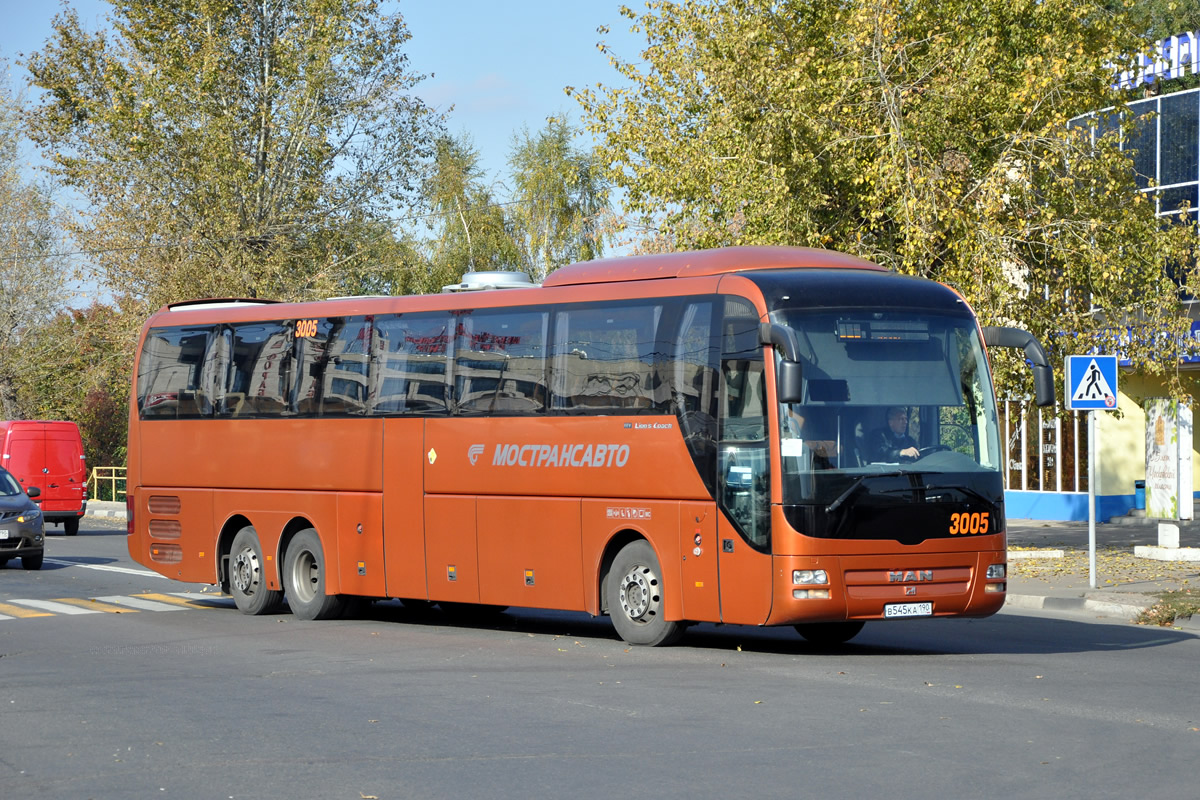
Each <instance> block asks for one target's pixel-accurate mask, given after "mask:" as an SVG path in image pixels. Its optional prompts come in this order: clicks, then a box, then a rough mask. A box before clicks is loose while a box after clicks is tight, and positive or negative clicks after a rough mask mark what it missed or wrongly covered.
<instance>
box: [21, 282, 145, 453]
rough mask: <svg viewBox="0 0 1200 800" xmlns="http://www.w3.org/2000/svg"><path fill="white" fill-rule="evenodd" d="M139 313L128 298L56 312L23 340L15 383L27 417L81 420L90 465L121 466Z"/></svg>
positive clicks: (81, 429) (81, 431) (80, 427)
mask: <svg viewBox="0 0 1200 800" xmlns="http://www.w3.org/2000/svg"><path fill="white" fill-rule="evenodd" d="M140 324H141V315H140V314H139V313H138V309H137V307H136V306H134V305H133V304H132V303H130V302H129V301H128V300H127V299H123V298H118V299H117V300H116V301H114V303H113V304H111V305H110V304H106V303H99V302H96V303H92V304H91V305H89V306H88V307H86V308H82V309H75V308H72V309H65V310H62V311H59V312H58V313H57V314H55V315H54V317H53V318H51V319H50V320H48V321H47V322H46V323H45V324H44V325H41V326H40V327H38V328H36V329H33V330H31V331H30V334H29V336H28V338H27V344H28V347H29V349H30V351H31V353H33V354H36V361H34V362H32V363H30V364H29V366H28V368H27V369H25V370H24V371H23V372H22V374H21V379H20V381H19V382H18V396H19V398H20V403H21V406H22V408H24V409H26V410H27V411H28V414H27V416H28V417H31V418H36V419H69V420H74V421H75V422H76V423H78V424H79V429H80V433H81V434H82V435H83V445H84V454H85V455H86V456H87V460H88V463H89V464H90V465H92V466H97V465H99V466H112V465H121V464H124V463H125V436H126V428H127V425H128V417H127V413H128V397H129V388H130V387H129V381H130V374H131V372H132V368H133V349H134V344H135V343H136V341H137V334H138V328H139V326H140Z"/></svg>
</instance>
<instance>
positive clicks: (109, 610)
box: [55, 597, 137, 614]
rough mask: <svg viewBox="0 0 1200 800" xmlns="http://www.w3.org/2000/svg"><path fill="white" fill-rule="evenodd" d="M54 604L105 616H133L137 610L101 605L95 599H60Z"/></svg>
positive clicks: (106, 604) (107, 604)
mask: <svg viewBox="0 0 1200 800" xmlns="http://www.w3.org/2000/svg"><path fill="white" fill-rule="evenodd" d="M55 602H56V603H66V604H67V605H72V606H79V607H80V608H88V609H91V610H93V611H103V612H104V613H106V614H133V613H136V611H137V609H129V608H122V607H121V606H116V605H110V604H109V603H102V602H100V601H99V600H97V599H95V598H88V599H84V598H82V597H60V598H58V599H57V600H56V601H55Z"/></svg>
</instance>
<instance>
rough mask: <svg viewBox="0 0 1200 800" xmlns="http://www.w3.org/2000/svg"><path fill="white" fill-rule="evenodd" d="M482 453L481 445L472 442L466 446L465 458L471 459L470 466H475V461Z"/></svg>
mask: <svg viewBox="0 0 1200 800" xmlns="http://www.w3.org/2000/svg"><path fill="white" fill-rule="evenodd" d="M481 455H483V445H481V444H473V445H471V446H470V447H468V448H467V458H469V459H470V460H471V466H475V462H476V461H478V460H479V457H480V456H481Z"/></svg>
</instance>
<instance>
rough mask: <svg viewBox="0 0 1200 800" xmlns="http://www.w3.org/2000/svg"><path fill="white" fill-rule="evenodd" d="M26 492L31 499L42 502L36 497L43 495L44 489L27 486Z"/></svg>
mask: <svg viewBox="0 0 1200 800" xmlns="http://www.w3.org/2000/svg"><path fill="white" fill-rule="evenodd" d="M25 494H27V495H29V499H30V500H33V502H35V503H40V502H42V501H41V500H37V499H35V498H37V497H41V495H42V490H41V489H39V488H38V487H36V486H29V487H26V489H25Z"/></svg>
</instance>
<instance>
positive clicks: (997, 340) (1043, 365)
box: [983, 327, 1054, 406]
mask: <svg viewBox="0 0 1200 800" xmlns="http://www.w3.org/2000/svg"><path fill="white" fill-rule="evenodd" d="M983 343H984V344H986V345H987V346H988V347H1013V348H1018V349H1023V350H1024V351H1025V357H1026V358H1027V359H1029V363H1030V364H1031V365H1032V366H1033V393H1034V402H1035V403H1036V404H1037V405H1039V406H1052V405H1054V372H1053V370H1051V369H1050V361H1049V359H1047V358H1046V351H1045V350H1043V349H1042V345H1041V344H1040V343H1039V342H1038V340H1037V339H1035V338H1033V334H1032V333H1030V332H1029V331H1023V330H1021V329H1020V328H993V327H988V328H984V329H983Z"/></svg>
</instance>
